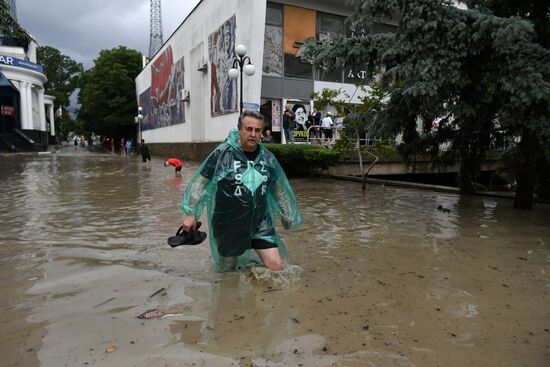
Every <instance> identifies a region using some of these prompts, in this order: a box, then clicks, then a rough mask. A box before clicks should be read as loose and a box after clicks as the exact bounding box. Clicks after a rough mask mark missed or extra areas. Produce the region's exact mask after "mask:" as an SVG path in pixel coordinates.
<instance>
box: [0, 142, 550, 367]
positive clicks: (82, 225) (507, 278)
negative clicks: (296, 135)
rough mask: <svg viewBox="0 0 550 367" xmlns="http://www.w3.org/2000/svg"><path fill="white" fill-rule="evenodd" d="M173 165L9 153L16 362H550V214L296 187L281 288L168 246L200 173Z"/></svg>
mask: <svg viewBox="0 0 550 367" xmlns="http://www.w3.org/2000/svg"><path fill="white" fill-rule="evenodd" d="M162 162H163V161H162V160H161V159H160V158H158V157H156V158H153V161H152V162H150V163H148V164H143V163H142V162H141V159H138V158H137V157H130V158H125V157H120V156H114V155H110V154H91V153H87V152H84V151H82V152H81V151H78V152H75V151H74V150H72V148H68V149H67V148H65V150H62V151H61V152H60V153H58V154H47V155H41V156H31V155H28V156H27V155H1V156H0V199H1V203H2V210H1V211H0V309H1V313H0V325H1V327H2V334H3V337H2V341H1V342H0V366H26V367H27V366H51V367H59V366H144V367H145V366H153V365H154V366H247V367H248V366H262V367H266V366H270V367H279V366H306V367H308V366H320V367H321V366H327V367H328V366H350V367H352V366H353V367H355V366H357V367H359V366H392V367H393V366H445V367H455V366H456V367H462V366H467V365H471V366H510V367H517V366H530V367H537V366H540V367H545V366H548V365H549V364H548V363H549V362H548V361H550V207H548V206H540V205H538V206H537V207H536V208H535V209H534V210H532V211H519V210H514V209H513V208H512V201H511V200H507V199H494V198H486V197H471V196H458V195H454V194H446V193H436V192H430V191H421V190H412V189H402V188H395V187H390V186H383V185H369V186H368V187H367V192H366V193H362V192H361V190H360V183H356V182H344V181H333V180H310V179H295V180H291V183H292V185H293V188H294V190H295V193H296V196H297V199H298V203H299V206H300V209H301V210H302V213H303V215H304V219H305V223H304V225H303V226H302V227H300V228H299V229H298V230H297V231H294V232H287V231H284V230H282V229H281V228H279V231H280V232H279V233H280V234H281V236H282V238H283V239H284V240H285V242H286V244H287V246H288V249H289V254H290V258H289V260H290V263H291V264H293V265H296V266H298V267H299V268H301V270H302V272H301V274H300V277H299V279H298V280H297V281H296V282H295V283H293V284H292V285H290V286H289V287H279V286H276V285H274V284H270V283H262V282H258V281H256V280H251V279H250V278H249V277H247V276H245V275H241V274H237V273H230V274H219V273H216V272H214V266H213V262H212V260H211V258H210V250H209V248H208V243H207V242H205V243H203V244H202V245H199V246H181V247H178V248H170V247H169V246H168V245H167V243H166V238H167V237H168V236H171V235H173V234H175V232H176V230H177V228H178V227H179V225H180V222H181V219H182V213H181V211H180V209H179V201H180V198H181V195H182V193H183V190H184V189H185V184H186V182H187V181H188V180H189V178H190V177H191V175H192V174H193V173H194V170H195V169H196V167H197V165H196V164H195V163H192V164H185V165H184V167H183V171H182V177H174V170H173V168H166V167H164V166H163V165H162ZM438 207H440V209H438ZM441 209H444V210H441ZM445 209H448V210H445ZM203 219H204V220H203V222H205V219H206V217H205V216H204V215H203ZM204 227H207V226H206V225H204ZM151 309H159V310H161V311H163V312H164V314H165V316H164V317H163V318H158V319H138V318H137V316H138V315H140V314H141V313H143V312H145V311H147V310H151Z"/></svg>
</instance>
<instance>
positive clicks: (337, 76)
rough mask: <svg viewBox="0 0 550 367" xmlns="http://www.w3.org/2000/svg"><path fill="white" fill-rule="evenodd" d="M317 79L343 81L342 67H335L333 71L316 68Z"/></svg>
mask: <svg viewBox="0 0 550 367" xmlns="http://www.w3.org/2000/svg"><path fill="white" fill-rule="evenodd" d="M315 80H321V81H323V82H339V83H341V82H342V69H341V68H338V69H334V70H331V71H323V70H320V69H315Z"/></svg>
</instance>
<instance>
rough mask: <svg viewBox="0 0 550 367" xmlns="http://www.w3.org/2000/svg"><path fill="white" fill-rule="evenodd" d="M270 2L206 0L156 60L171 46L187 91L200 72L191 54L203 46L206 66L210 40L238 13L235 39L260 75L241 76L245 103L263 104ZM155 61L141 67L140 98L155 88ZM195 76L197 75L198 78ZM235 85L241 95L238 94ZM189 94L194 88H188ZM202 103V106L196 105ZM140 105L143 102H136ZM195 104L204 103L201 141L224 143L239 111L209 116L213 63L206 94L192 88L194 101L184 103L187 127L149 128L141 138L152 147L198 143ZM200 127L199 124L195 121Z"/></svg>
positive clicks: (207, 75) (191, 93)
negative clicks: (194, 127) (193, 113)
mask: <svg viewBox="0 0 550 367" xmlns="http://www.w3.org/2000/svg"><path fill="white" fill-rule="evenodd" d="M265 10H266V2H265V1H258V0H225V1H219V0H202V1H201V2H200V3H199V5H198V6H197V7H196V8H195V9H194V10H193V12H192V13H191V14H190V15H189V16H188V17H187V19H186V20H185V22H184V23H182V24H181V25H180V27H179V28H178V29H177V30H176V32H174V34H173V35H172V36H171V37H170V39H168V40H167V41H166V42H165V44H164V45H163V47H162V49H161V50H159V52H158V53H157V54H156V57H158V56H159V55H161V54H162V52H163V51H164V50H165V49H166V48H167V47H168V46H171V47H172V52H173V60H174V62H176V61H177V60H179V59H180V58H181V57H184V67H185V76H184V80H185V81H184V83H185V89H189V88H190V85H191V73H201V72H200V71H197V68H198V65H191V63H190V52H191V50H192V49H194V48H195V47H196V46H198V45H200V43H201V42H202V43H203V60H204V62H206V63H208V36H209V35H210V34H211V33H212V32H214V31H215V30H216V29H217V28H218V27H219V26H220V25H221V24H222V23H223V22H225V21H226V20H227V19H229V18H230V17H231V16H233V15H234V14H235V17H236V34H235V36H236V40H235V45H238V44H243V45H245V46H246V47H247V49H248V56H249V57H250V58H251V60H252V63H253V64H254V66H255V67H256V73H255V74H254V75H253V76H251V77H248V76H246V75H244V76H243V79H244V86H243V101H244V102H250V103H257V104H259V103H260V93H261V82H262V72H261V70H262V66H263V65H262V62H263V44H264V28H265ZM154 60H155V58H153V59H152V60H151V62H150V63H149V64H148V65H147V66H146V67H145V68H144V69H143V71H142V72H141V73H140V74H139V75H138V77H137V78H136V94H137V98H139V95H140V94H141V93H143V91H145V90H146V89H147V88H149V87H150V86H151V64H152V61H154ZM195 77H196V76H195ZM239 88H240V87H239V86H237V93H239ZM189 90H190V89H189ZM197 101H200V102H197ZM138 103H139V99H138ZM193 103H200V104H202V116H203V120H204V121H203V122H201V123H204V124H205V125H204V139H203V141H223V140H225V138H226V137H227V133H228V132H229V130H230V129H232V128H235V127H236V125H237V118H238V112H236V113H230V114H226V115H221V116H215V117H213V116H211V113H210V65H209V66H208V73H207V74H204V79H203V88H202V91H196V90H190V102H189V103H185V120H186V121H185V123H181V124H177V125H172V126H168V127H163V128H157V129H152V130H145V131H143V133H142V137H143V138H144V139H145V141H146V142H148V143H172V142H191V141H196V139H195V138H194V137H193V136H192V134H196V133H195V132H193V131H192V128H191V126H192V125H193V122H192V121H191V106H192V105H193ZM195 125H196V122H195Z"/></svg>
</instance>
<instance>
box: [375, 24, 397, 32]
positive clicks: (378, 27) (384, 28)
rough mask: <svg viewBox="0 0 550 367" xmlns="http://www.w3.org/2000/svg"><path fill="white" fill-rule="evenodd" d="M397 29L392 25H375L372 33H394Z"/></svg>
mask: <svg viewBox="0 0 550 367" xmlns="http://www.w3.org/2000/svg"><path fill="white" fill-rule="evenodd" d="M396 29H397V27H396V26H394V25H391V24H383V23H375V24H373V26H372V31H371V32H372V33H392V32H395V30H396Z"/></svg>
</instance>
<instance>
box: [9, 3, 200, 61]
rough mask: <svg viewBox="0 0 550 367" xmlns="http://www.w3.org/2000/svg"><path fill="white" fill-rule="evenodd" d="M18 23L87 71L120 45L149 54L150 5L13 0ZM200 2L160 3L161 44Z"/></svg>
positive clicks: (42, 44) (41, 41)
mask: <svg viewBox="0 0 550 367" xmlns="http://www.w3.org/2000/svg"><path fill="white" fill-rule="evenodd" d="M16 1H17V19H18V21H19V24H21V25H22V26H23V27H24V28H25V29H27V30H28V31H29V32H30V33H31V34H32V35H33V37H34V38H36V41H37V42H38V44H39V45H40V46H52V47H55V48H57V49H58V50H59V51H61V53H63V54H65V55H67V56H70V57H71V58H72V59H73V60H75V61H77V62H81V63H83V64H84V68H86V69H88V68H90V67H92V66H93V60H94V59H95V58H97V56H98V55H99V51H101V50H104V49H112V48H114V47H117V46H120V45H123V46H126V47H128V48H132V49H135V50H138V51H140V52H141V53H143V54H145V55H146V54H147V53H148V52H149V31H150V28H149V6H150V0H16ZM198 2H199V0H162V1H161V4H162V5H161V9H162V28H163V37H164V39H163V41H166V40H167V39H168V37H170V35H171V34H172V33H173V32H174V31H175V30H176V28H177V27H178V26H179V25H180V24H181V22H183V20H184V19H185V17H186V16H187V14H189V12H190V11H191V10H192V9H193V8H194V7H195V5H196V4H197V3H198Z"/></svg>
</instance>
